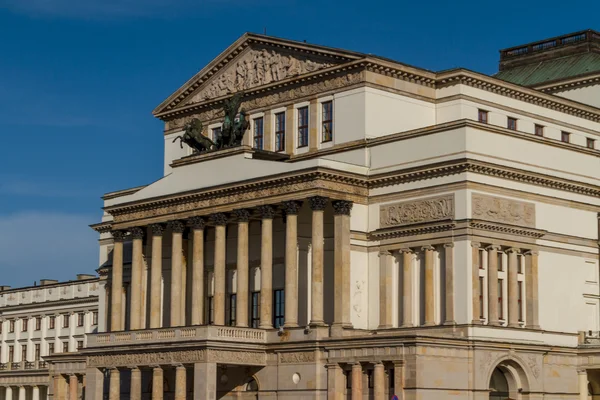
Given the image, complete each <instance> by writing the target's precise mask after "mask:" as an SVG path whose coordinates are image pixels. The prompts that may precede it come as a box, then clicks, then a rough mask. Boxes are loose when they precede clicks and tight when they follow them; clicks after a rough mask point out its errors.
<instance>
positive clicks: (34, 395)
mask: <svg viewBox="0 0 600 400" xmlns="http://www.w3.org/2000/svg"><path fill="white" fill-rule="evenodd" d="M31 400H40V388H39V387H37V386H33V387H32V388H31Z"/></svg>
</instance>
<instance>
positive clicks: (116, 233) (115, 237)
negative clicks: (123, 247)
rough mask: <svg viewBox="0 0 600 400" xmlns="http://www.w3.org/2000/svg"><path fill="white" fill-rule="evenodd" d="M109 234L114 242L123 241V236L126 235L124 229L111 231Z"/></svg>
mask: <svg viewBox="0 0 600 400" xmlns="http://www.w3.org/2000/svg"><path fill="white" fill-rule="evenodd" d="M111 234H112V237H113V240H114V241H115V242H123V241H125V236H127V234H126V233H125V232H124V231H112V232H111Z"/></svg>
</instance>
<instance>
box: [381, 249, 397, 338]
mask: <svg viewBox="0 0 600 400" xmlns="http://www.w3.org/2000/svg"><path fill="white" fill-rule="evenodd" d="M393 264H394V260H393V256H392V254H391V253H390V252H389V251H380V252H379V329H387V328H392V326H393V325H392V296H393V293H392V268H393V266H394V265H393Z"/></svg>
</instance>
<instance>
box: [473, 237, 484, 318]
mask: <svg viewBox="0 0 600 400" xmlns="http://www.w3.org/2000/svg"><path fill="white" fill-rule="evenodd" d="M480 247H481V244H479V243H477V242H471V268H472V269H471V292H472V299H471V301H472V308H473V320H472V321H471V323H472V324H475V325H481V318H479V316H480V315H481V309H480V306H479V296H480V295H481V296H483V293H479V248H480Z"/></svg>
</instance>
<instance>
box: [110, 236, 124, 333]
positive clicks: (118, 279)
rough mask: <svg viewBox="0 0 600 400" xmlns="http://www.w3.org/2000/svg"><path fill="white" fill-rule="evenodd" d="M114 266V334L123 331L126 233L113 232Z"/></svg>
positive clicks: (112, 326) (112, 299) (112, 328)
mask: <svg viewBox="0 0 600 400" xmlns="http://www.w3.org/2000/svg"><path fill="white" fill-rule="evenodd" d="M112 237H113V240H114V247H113V264H112V284H111V288H110V299H111V305H110V315H111V317H110V330H111V331H112V332H115V331H122V330H123V328H124V327H123V323H122V308H123V303H122V300H123V296H122V295H123V241H124V240H125V233H124V232H122V231H113V233H112Z"/></svg>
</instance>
